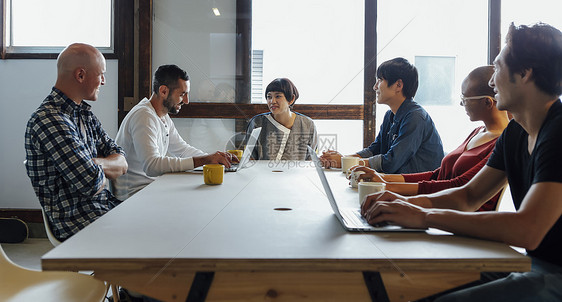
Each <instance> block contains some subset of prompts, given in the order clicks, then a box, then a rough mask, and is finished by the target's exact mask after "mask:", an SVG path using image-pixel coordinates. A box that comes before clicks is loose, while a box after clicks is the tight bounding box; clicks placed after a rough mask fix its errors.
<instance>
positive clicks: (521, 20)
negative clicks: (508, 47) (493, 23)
mask: <svg viewBox="0 0 562 302" xmlns="http://www.w3.org/2000/svg"><path fill="white" fill-rule="evenodd" d="M560 4H561V3H560V2H558V1H552V0H536V1H532V2H530V1H523V0H509V1H502V6H501V16H502V18H501V40H502V44H503V45H505V35H506V34H507V30H508V29H509V24H511V22H514V23H515V25H522V24H523V25H531V24H534V23H537V22H544V23H548V24H550V25H552V26H554V27H556V28H558V29H560V30H562V19H561V18H560V9H561V8H562V6H561V5H560Z"/></svg>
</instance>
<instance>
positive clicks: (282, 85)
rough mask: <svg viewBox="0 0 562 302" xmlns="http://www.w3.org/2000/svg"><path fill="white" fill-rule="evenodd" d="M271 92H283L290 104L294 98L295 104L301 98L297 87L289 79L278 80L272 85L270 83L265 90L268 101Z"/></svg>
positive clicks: (272, 82)
mask: <svg viewBox="0 0 562 302" xmlns="http://www.w3.org/2000/svg"><path fill="white" fill-rule="evenodd" d="M271 91H277V92H283V94H284V95H285V98H286V99H287V101H288V102H291V100H292V99H293V96H294V97H295V102H296V101H297V99H298V98H299V91H298V90H297V87H296V86H295V84H293V82H291V80H289V79H287V78H277V79H275V80H273V81H271V83H269V85H267V87H266V88H265V98H266V99H267V94H268V93H269V92H271ZM295 102H293V104H291V107H292V106H293V105H294V104H295Z"/></svg>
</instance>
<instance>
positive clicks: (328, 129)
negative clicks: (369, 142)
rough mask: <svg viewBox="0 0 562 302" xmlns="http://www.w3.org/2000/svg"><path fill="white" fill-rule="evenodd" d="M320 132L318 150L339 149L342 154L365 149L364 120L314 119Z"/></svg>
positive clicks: (320, 151)
mask: <svg viewBox="0 0 562 302" xmlns="http://www.w3.org/2000/svg"><path fill="white" fill-rule="evenodd" d="M314 124H315V125H316V132H317V133H318V150H319V153H320V154H322V151H325V150H327V149H331V150H337V151H339V152H340V153H341V154H344V155H347V154H354V153H355V152H357V151H359V150H363V121H362V120H314Z"/></svg>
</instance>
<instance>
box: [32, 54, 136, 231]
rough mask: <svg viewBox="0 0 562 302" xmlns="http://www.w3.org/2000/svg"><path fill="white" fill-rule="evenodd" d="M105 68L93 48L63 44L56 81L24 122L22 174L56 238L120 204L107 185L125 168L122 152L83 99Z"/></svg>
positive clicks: (95, 89) (91, 95)
mask: <svg viewBox="0 0 562 302" xmlns="http://www.w3.org/2000/svg"><path fill="white" fill-rule="evenodd" d="M104 73H105V59H104V57H103V55H102V54H101V53H100V52H99V51H98V50H97V49H96V48H95V47H92V46H90V45H87V44H78V43H76V44H72V45H70V46H68V47H67V48H65V49H64V50H63V51H62V52H61V53H60V55H59V57H58V59H57V81H56V83H55V86H54V87H53V89H52V91H51V93H50V95H49V96H47V98H46V99H45V100H44V101H43V103H42V104H41V105H40V106H39V108H37V110H36V111H35V112H34V113H33V114H32V115H31V118H30V119H29V122H28V124H27V129H26V132H25V151H26V163H25V166H26V169H27V175H28V176H29V178H30V179H31V183H32V185H33V189H34V190H35V194H37V196H38V197H39V201H40V203H41V206H42V207H43V209H44V211H45V214H46V215H47V217H48V219H49V222H50V224H51V228H52V231H53V234H54V235H55V237H57V238H58V239H59V240H61V241H63V240H65V239H67V238H68V237H70V236H72V235H73V234H75V233H76V232H78V231H79V230H81V229H82V228H84V227H85V226H86V225H88V224H90V223H91V222H93V221H94V220H96V219H97V218H99V217H100V216H102V215H103V214H105V213H106V212H108V211H109V210H111V209H112V208H113V207H115V206H116V205H117V204H119V203H120V201H119V200H118V199H117V198H115V197H114V196H113V195H112V194H111V192H109V191H108V190H107V188H106V184H107V182H108V181H107V179H115V178H117V177H119V176H120V175H123V174H124V173H125V172H127V161H126V160H125V157H124V155H125V153H124V152H123V150H122V149H121V147H119V146H118V145H117V144H116V143H115V142H114V141H113V139H111V138H110V137H109V136H108V135H107V133H106V132H105V131H104V130H103V128H102V126H101V123H100V122H99V120H98V119H97V117H96V116H95V115H94V114H93V113H92V111H91V108H90V107H91V106H90V105H89V104H87V103H85V102H83V100H90V101H95V100H97V98H98V94H99V88H100V87H101V86H102V85H104V83H105V78H104Z"/></svg>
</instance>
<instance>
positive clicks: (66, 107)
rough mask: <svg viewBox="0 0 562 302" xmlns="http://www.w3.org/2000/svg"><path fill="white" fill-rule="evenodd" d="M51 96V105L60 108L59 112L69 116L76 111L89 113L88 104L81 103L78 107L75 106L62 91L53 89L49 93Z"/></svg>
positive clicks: (89, 107)
mask: <svg viewBox="0 0 562 302" xmlns="http://www.w3.org/2000/svg"><path fill="white" fill-rule="evenodd" d="M51 96H52V100H53V103H54V104H55V105H56V106H58V107H60V108H61V110H62V111H63V112H64V113H66V114H69V115H72V114H73V112H74V111H76V110H78V111H79V112H80V111H85V112H89V111H91V107H92V106H90V104H88V103H86V102H84V101H82V102H81V103H80V105H78V104H76V103H75V102H74V101H73V100H71V99H70V98H69V97H68V96H66V95H65V94H64V93H63V92H62V91H60V90H58V89H57V88H55V87H53V90H52V91H51Z"/></svg>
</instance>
